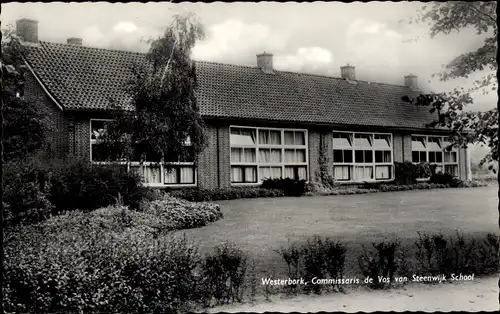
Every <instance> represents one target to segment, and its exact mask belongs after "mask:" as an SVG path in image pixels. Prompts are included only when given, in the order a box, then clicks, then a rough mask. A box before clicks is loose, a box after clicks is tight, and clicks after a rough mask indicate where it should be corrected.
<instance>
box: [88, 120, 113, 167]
mask: <svg viewBox="0 0 500 314" xmlns="http://www.w3.org/2000/svg"><path fill="white" fill-rule="evenodd" d="M111 121H113V120H90V160H91V161H93V162H105V161H108V162H109V161H115V160H113V158H112V156H111V155H110V154H109V151H108V149H106V147H104V145H103V144H102V143H100V142H99V139H100V138H101V137H102V136H103V135H104V132H105V129H106V124H107V123H109V122H111Z"/></svg>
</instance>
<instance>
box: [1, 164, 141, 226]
mask: <svg viewBox="0 0 500 314" xmlns="http://www.w3.org/2000/svg"><path fill="white" fill-rule="evenodd" d="M2 180H3V184H4V187H5V192H4V193H5V194H4V201H5V205H6V211H5V212H6V215H5V216H6V221H7V222H8V223H9V224H16V223H20V222H37V221H41V220H44V219H46V218H48V217H49V216H50V215H51V214H58V213H60V212H64V211H67V210H75V209H81V210H93V209H97V208H99V207H104V206H108V205H110V204H114V203H116V202H117V200H120V201H122V202H123V203H124V204H125V205H127V206H130V207H132V208H134V209H136V208H138V207H139V203H140V201H141V200H142V198H143V197H144V195H145V192H146V190H145V188H144V187H143V186H142V183H141V178H140V177H139V176H137V175H136V174H133V173H128V172H127V171H126V170H125V169H123V168H120V167H118V166H116V165H91V164H89V163H86V162H83V161H77V162H67V161H65V160H62V159H54V158H44V157H43V156H42V155H37V156H34V157H31V158H28V159H25V160H23V161H16V162H11V163H9V164H8V165H7V166H6V172H5V174H4V176H3V178H2Z"/></svg>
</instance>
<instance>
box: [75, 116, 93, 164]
mask: <svg viewBox="0 0 500 314" xmlns="http://www.w3.org/2000/svg"><path fill="white" fill-rule="evenodd" d="M74 125H75V126H74V134H72V137H73V138H74V143H75V144H74V145H75V146H74V148H73V149H72V156H73V157H75V158H78V159H83V160H86V161H90V118H88V117H79V116H76V117H75V119H74Z"/></svg>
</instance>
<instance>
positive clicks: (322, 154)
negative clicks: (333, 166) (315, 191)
mask: <svg viewBox="0 0 500 314" xmlns="http://www.w3.org/2000/svg"><path fill="white" fill-rule="evenodd" d="M329 161H330V160H329V158H328V146H327V145H325V138H324V136H323V135H322V136H321V145H320V148H319V156H318V164H319V173H318V179H319V183H320V184H321V185H322V186H323V187H324V188H325V189H332V188H334V187H335V186H336V182H335V178H334V177H333V176H332V175H331V174H330V163H329Z"/></svg>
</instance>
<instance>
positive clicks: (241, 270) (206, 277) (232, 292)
mask: <svg viewBox="0 0 500 314" xmlns="http://www.w3.org/2000/svg"><path fill="white" fill-rule="evenodd" d="M246 272H247V257H246V256H245V255H244V254H243V252H242V251H241V250H240V249H237V248H236V247H234V246H233V245H230V244H224V245H219V246H217V247H216V248H215V250H214V252H213V253H212V254H208V255H207V256H205V258H204V259H203V262H202V265H201V275H202V278H203V283H202V285H201V288H202V289H203V290H202V292H201V294H202V295H203V299H204V304H205V306H210V305H211V303H212V301H213V300H215V302H216V304H223V303H228V302H234V301H235V300H237V301H239V302H241V301H242V298H243V292H244V280H245V275H246Z"/></svg>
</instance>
